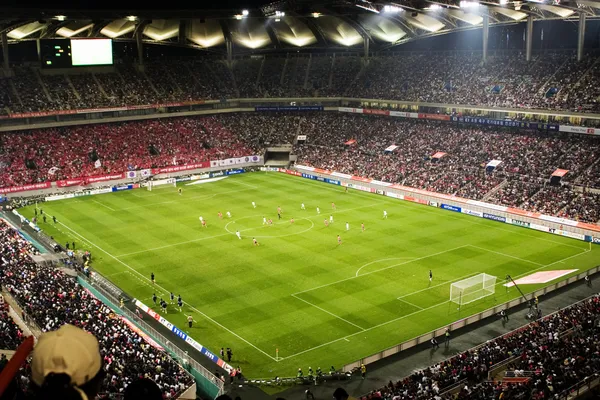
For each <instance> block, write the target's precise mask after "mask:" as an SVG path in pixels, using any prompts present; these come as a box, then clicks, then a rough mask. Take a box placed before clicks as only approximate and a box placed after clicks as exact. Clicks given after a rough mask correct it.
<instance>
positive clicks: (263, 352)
mask: <svg viewBox="0 0 600 400" xmlns="http://www.w3.org/2000/svg"><path fill="white" fill-rule="evenodd" d="M59 224H61V225H62V226H64V227H65V228H67V229H68V230H70V231H71V232H73V234H75V235H77V236H79V237H80V238H82V239H84V240H86V241H88V242H89V243H90V244H91V245H92V246H94V247H95V248H97V249H98V250H100V251H101V252H103V253H104V254H106V255H107V256H109V257H111V258H113V259H114V260H115V261H117V262H118V263H120V264H122V265H123V266H124V267H125V268H128V269H129V270H131V271H132V273H135V274H137V275H138V276H140V277H141V278H142V279H145V280H147V281H149V279H148V278H146V277H145V276H143V275H142V274H140V273H139V272H138V271H137V270H136V269H135V268H133V267H131V266H129V265H128V264H126V263H124V262H123V261H121V260H119V259H118V258H117V257H115V256H113V255H112V254H110V253H109V252H108V251H106V250H104V249H103V248H101V247H100V246H98V245H97V244H95V243H93V242H91V241H90V240H88V239H86V238H85V237H84V236H82V235H81V234H79V233H77V232H75V231H74V230H73V229H71V228H69V227H68V226H67V225H65V224H63V223H62V222H60V221H59ZM153 286H155V287H158V288H160V289H162V290H163V291H165V292H169V291H168V290H166V289H165V288H163V287H162V286H160V285H158V284H154V285H153ZM188 308H190V309H192V310H194V311H196V312H197V313H198V314H200V315H201V316H203V317H204V318H205V319H207V320H209V321H211V322H212V323H213V324H215V325H217V326H218V327H220V328H221V329H223V330H225V331H227V332H229V333H230V334H232V335H233V336H235V337H237V338H238V339H240V340H241V341H242V342H244V343H246V344H247V345H249V346H251V347H252V348H254V349H255V350H258V351H259V352H261V353H262V354H264V355H265V356H267V357H269V358H270V359H271V360H273V361H277V360H276V359H275V357H273V356H271V355H270V354H269V353H267V352H265V351H263V350H261V349H260V348H258V347H256V346H255V345H254V344H252V343H250V342H249V341H247V340H246V339H244V338H243V337H241V336H240V335H238V334H237V333H235V332H234V331H232V330H231V329H229V328H227V327H225V326H223V325H221V324H220V323H218V322H217V321H215V320H214V319H212V318H211V317H209V316H208V315H206V314H204V313H203V312H202V311H200V310H198V309H197V308H195V307H193V306H191V305H189V304H188Z"/></svg>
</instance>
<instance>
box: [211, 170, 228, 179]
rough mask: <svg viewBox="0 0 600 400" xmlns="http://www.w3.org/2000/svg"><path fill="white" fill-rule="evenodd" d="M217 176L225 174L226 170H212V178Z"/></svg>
mask: <svg viewBox="0 0 600 400" xmlns="http://www.w3.org/2000/svg"><path fill="white" fill-rule="evenodd" d="M217 176H225V172H223V171H217V172H211V173H210V177H211V178H214V177H217Z"/></svg>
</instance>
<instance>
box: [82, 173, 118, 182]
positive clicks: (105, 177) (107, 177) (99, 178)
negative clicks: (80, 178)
mask: <svg viewBox="0 0 600 400" xmlns="http://www.w3.org/2000/svg"><path fill="white" fill-rule="evenodd" d="M116 179H123V174H113V175H101V176H88V177H87V178H85V182H86V183H94V182H106V181H114V180H116Z"/></svg>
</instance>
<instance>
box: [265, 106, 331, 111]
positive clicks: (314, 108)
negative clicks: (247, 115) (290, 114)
mask: <svg viewBox="0 0 600 400" xmlns="http://www.w3.org/2000/svg"><path fill="white" fill-rule="evenodd" d="M254 111H323V106H266V107H254Z"/></svg>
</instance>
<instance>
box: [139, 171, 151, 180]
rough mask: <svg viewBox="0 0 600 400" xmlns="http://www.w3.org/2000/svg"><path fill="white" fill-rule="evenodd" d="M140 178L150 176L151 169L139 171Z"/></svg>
mask: <svg viewBox="0 0 600 400" xmlns="http://www.w3.org/2000/svg"><path fill="white" fill-rule="evenodd" d="M140 176H141V177H142V178H148V177H150V176H152V170H151V169H142V170H140Z"/></svg>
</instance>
